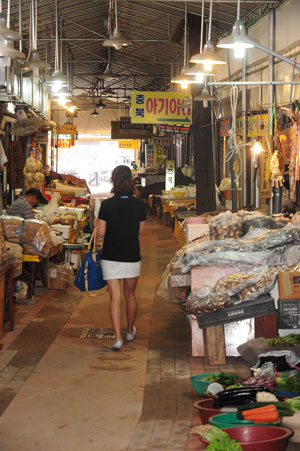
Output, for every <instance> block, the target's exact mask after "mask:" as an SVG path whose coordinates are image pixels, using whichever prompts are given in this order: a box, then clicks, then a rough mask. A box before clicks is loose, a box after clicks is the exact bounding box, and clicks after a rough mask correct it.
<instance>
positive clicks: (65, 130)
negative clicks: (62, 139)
mask: <svg viewBox="0 0 300 451" xmlns="http://www.w3.org/2000/svg"><path fill="white" fill-rule="evenodd" d="M76 132H77V128H76V125H72V124H62V125H58V126H57V134H62V135H76Z"/></svg>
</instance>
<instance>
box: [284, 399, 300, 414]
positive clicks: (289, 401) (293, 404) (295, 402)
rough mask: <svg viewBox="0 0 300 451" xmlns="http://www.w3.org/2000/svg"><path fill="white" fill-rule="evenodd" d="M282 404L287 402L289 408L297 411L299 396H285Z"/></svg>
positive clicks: (299, 407) (298, 408) (299, 401)
mask: <svg viewBox="0 0 300 451" xmlns="http://www.w3.org/2000/svg"><path fill="white" fill-rule="evenodd" d="M284 404H288V406H289V407H290V409H291V410H294V411H295V412H298V411H299V410H300V396H295V397H294V398H287V399H286V400H285V402H284Z"/></svg>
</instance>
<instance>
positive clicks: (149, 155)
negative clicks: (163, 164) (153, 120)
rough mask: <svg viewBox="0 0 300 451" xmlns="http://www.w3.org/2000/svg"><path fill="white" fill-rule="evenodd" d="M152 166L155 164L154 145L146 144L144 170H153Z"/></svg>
mask: <svg viewBox="0 0 300 451" xmlns="http://www.w3.org/2000/svg"><path fill="white" fill-rule="evenodd" d="M154 164H155V157H154V145H153V144H147V145H146V154H145V166H146V168H154Z"/></svg>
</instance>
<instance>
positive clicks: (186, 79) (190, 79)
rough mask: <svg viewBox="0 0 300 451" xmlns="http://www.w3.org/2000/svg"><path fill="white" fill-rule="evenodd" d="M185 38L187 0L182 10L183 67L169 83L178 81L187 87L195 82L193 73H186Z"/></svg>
mask: <svg viewBox="0 0 300 451" xmlns="http://www.w3.org/2000/svg"><path fill="white" fill-rule="evenodd" d="M186 39H187V2H185V11H184V48H183V52H184V53H183V60H184V61H183V68H182V69H181V72H180V74H179V75H177V76H176V77H173V78H172V80H171V83H180V85H181V87H182V88H187V87H188V85H190V84H192V83H196V79H195V77H194V76H193V75H189V74H188V73H187V62H186Z"/></svg>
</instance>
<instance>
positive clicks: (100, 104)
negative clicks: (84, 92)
mask: <svg viewBox="0 0 300 451" xmlns="http://www.w3.org/2000/svg"><path fill="white" fill-rule="evenodd" d="M95 106H96V108H99V109H100V110H102V109H103V108H106V105H105V103H104V102H103V101H102V99H101V96H100V100H99V102H98V103H96V105H95Z"/></svg>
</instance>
